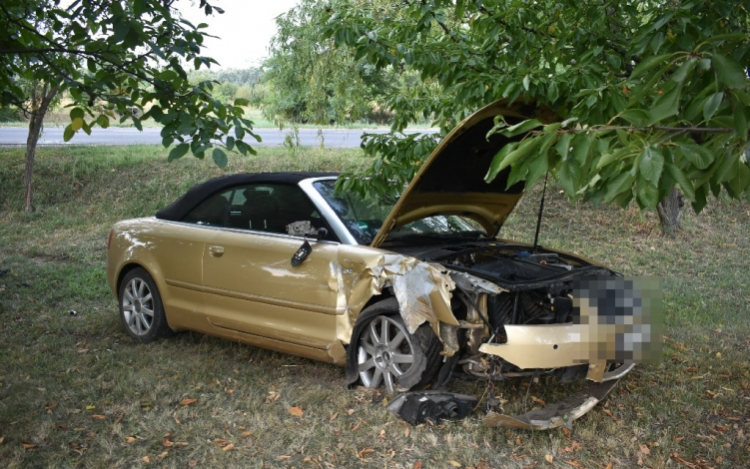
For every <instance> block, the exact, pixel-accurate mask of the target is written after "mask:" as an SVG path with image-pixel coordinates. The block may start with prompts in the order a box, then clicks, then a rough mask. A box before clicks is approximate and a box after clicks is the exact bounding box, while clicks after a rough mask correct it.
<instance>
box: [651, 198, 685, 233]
mask: <svg viewBox="0 0 750 469" xmlns="http://www.w3.org/2000/svg"><path fill="white" fill-rule="evenodd" d="M683 205H685V197H683V195H682V193H681V192H680V191H679V190H678V189H677V188H673V189H672V192H670V193H669V195H668V196H666V197H664V198H663V199H662V200H661V202H659V203H658V205H657V206H656V211H657V213H658V214H659V221H660V222H661V229H662V231H663V232H664V234H666V235H668V236H670V237H672V238H674V236H675V234H676V233H677V230H679V229H680V218H682V206H683Z"/></svg>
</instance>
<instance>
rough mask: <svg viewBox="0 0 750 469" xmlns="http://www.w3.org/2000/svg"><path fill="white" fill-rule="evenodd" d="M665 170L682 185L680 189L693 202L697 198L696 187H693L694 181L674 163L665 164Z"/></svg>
mask: <svg viewBox="0 0 750 469" xmlns="http://www.w3.org/2000/svg"><path fill="white" fill-rule="evenodd" d="M664 172H665V173H666V174H668V175H669V177H671V178H672V179H674V181H675V182H676V183H677V185H678V186H680V190H682V193H683V194H684V195H685V197H687V199H688V200H690V201H691V202H692V201H693V200H695V189H693V183H691V182H690V180H689V179H688V178H687V177H685V173H683V172H682V170H681V169H680V168H678V167H677V166H675V165H673V164H665V165H664Z"/></svg>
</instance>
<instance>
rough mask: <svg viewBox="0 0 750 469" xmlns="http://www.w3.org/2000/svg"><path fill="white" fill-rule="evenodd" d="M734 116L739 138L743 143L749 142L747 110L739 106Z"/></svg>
mask: <svg viewBox="0 0 750 469" xmlns="http://www.w3.org/2000/svg"><path fill="white" fill-rule="evenodd" d="M732 114H733V117H734V130H735V131H736V132H737V136H738V137H740V138H741V139H742V141H743V142H747V116H746V115H745V108H744V107H742V106H738V107H737V109H735V110H734V112H733V113H732Z"/></svg>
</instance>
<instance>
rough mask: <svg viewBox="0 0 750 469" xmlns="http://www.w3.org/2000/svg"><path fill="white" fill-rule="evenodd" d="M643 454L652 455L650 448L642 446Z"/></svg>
mask: <svg viewBox="0 0 750 469" xmlns="http://www.w3.org/2000/svg"><path fill="white" fill-rule="evenodd" d="M641 453H643V454H651V450H650V449H648V446H646V445H641Z"/></svg>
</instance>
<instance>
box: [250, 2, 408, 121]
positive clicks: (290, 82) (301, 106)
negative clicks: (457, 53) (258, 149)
mask: <svg viewBox="0 0 750 469" xmlns="http://www.w3.org/2000/svg"><path fill="white" fill-rule="evenodd" d="M329 13H330V11H329V5H328V3H326V2H321V1H318V0H301V1H300V3H299V4H298V5H297V6H296V7H295V8H292V9H291V10H289V11H288V12H287V13H285V14H283V15H280V16H279V17H278V18H277V19H276V24H277V27H278V32H277V34H276V36H275V37H274V38H273V40H272V42H271V46H270V52H271V54H270V57H269V58H268V59H267V60H266V61H265V63H264V66H263V68H264V70H265V73H264V77H263V80H264V83H265V84H266V86H267V89H266V93H265V96H264V99H263V101H264V102H263V103H262V105H263V106H264V113H265V114H266V115H267V116H268V117H269V118H271V119H274V120H277V121H291V122H312V123H316V124H329V123H331V122H337V123H342V122H351V121H356V120H360V119H363V118H364V119H367V118H371V117H373V116H374V115H375V114H376V113H377V111H378V110H382V108H383V104H384V102H385V101H386V100H387V99H388V98H387V97H388V96H395V95H399V94H400V92H399V89H401V88H403V87H404V85H405V84H406V83H408V82H409V81H414V80H416V79H417V77H416V74H414V73H412V74H410V75H409V74H406V75H404V74H403V73H401V71H399V72H396V71H394V69H393V68H392V67H378V66H376V65H375V64H371V63H369V62H368V61H367V60H365V59H364V58H355V57H354V50H353V49H352V48H350V47H348V46H346V45H344V44H339V45H338V47H336V46H335V44H334V39H333V38H331V37H329V38H322V37H321V34H320V33H321V30H322V29H324V28H325V27H326V21H327V19H328V16H329Z"/></svg>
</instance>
